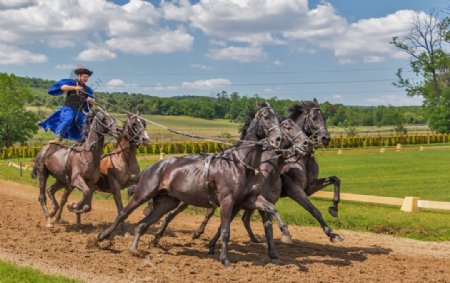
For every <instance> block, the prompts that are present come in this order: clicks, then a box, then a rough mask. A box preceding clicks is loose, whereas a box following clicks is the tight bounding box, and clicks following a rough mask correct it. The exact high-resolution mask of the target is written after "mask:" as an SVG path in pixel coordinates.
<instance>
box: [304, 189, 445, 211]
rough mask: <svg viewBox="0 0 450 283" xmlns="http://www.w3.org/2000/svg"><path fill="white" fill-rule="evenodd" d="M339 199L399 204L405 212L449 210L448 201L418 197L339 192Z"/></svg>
mask: <svg viewBox="0 0 450 283" xmlns="http://www.w3.org/2000/svg"><path fill="white" fill-rule="evenodd" d="M313 196H314V197H318V198H333V193H332V192H317V193H315V194H313ZM341 200H349V201H356V202H367V203H375V204H386V205H392V206H400V207H401V210H402V211H405V212H414V211H417V210H418V209H419V208H426V209H440V210H450V202H444V201H431V200H421V199H419V198H418V197H404V198H394V197H380V196H371V195H357V194H348V193H341Z"/></svg>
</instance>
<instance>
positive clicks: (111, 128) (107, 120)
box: [86, 109, 122, 137]
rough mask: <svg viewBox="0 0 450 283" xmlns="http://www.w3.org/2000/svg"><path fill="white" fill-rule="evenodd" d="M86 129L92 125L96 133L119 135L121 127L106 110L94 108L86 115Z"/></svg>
mask: <svg viewBox="0 0 450 283" xmlns="http://www.w3.org/2000/svg"><path fill="white" fill-rule="evenodd" d="M86 125H87V127H86V131H87V132H89V130H90V129H91V128H92V127H93V128H94V129H95V131H96V132H97V133H98V134H102V135H111V136H115V137H117V136H119V135H120V133H121V132H122V129H121V128H120V127H119V125H118V124H117V122H116V120H115V119H114V118H113V117H112V116H111V115H109V114H108V113H107V112H106V111H103V110H100V109H94V110H92V111H91V112H89V114H88V115H87V117H86Z"/></svg>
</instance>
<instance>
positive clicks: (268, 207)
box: [250, 195, 292, 244]
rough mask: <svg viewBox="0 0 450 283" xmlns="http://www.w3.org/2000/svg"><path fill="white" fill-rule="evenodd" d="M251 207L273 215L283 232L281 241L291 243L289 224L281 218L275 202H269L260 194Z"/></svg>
mask: <svg viewBox="0 0 450 283" xmlns="http://www.w3.org/2000/svg"><path fill="white" fill-rule="evenodd" d="M251 206H253V207H250V208H256V209H258V210H259V211H264V212H267V213H269V214H270V215H272V216H273V217H274V218H275V220H276V221H277V223H278V227H279V228H280V230H281V232H282V233H283V235H282V237H281V241H282V242H283V243H287V244H291V243H292V240H291V236H290V233H289V229H288V226H287V225H286V223H285V222H284V221H283V219H281V216H280V214H279V213H278V211H277V209H276V208H275V205H274V204H273V203H270V202H268V201H267V200H266V199H265V198H264V197H263V196H262V195H258V197H257V198H256V201H255V202H253V203H252V204H251Z"/></svg>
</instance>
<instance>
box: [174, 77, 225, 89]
mask: <svg viewBox="0 0 450 283" xmlns="http://www.w3.org/2000/svg"><path fill="white" fill-rule="evenodd" d="M229 85H231V81H230V80H227V79H209V80H198V81H193V82H183V83H182V84H181V87H183V88H189V89H214V88H219V87H225V86H229Z"/></svg>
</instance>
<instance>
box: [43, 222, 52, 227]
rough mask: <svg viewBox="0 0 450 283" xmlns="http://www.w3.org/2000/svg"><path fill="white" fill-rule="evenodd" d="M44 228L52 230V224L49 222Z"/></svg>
mask: <svg viewBox="0 0 450 283" xmlns="http://www.w3.org/2000/svg"><path fill="white" fill-rule="evenodd" d="M45 227H47V228H53V223H51V222H50V221H48V222H47V224H46V225H45Z"/></svg>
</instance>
